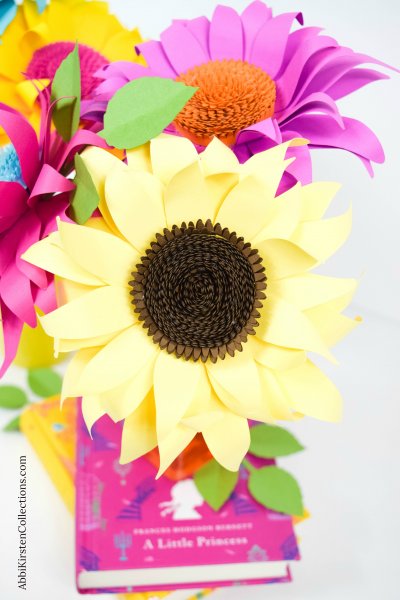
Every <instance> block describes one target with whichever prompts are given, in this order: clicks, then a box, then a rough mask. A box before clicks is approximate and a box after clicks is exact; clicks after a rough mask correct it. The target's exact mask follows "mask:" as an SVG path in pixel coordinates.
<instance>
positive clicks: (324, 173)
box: [0, 0, 400, 600]
mask: <svg viewBox="0 0 400 600" xmlns="http://www.w3.org/2000/svg"><path fill="white" fill-rule="evenodd" d="M110 4H111V6H112V9H113V10H114V11H115V13H116V14H117V15H118V16H120V18H121V19H122V20H123V22H124V24H125V25H127V26H134V25H139V26H140V28H141V31H142V34H143V36H144V37H156V36H158V34H159V32H160V31H161V30H162V29H163V28H164V27H166V26H167V25H168V24H169V22H170V20H171V18H173V17H182V18H184V17H188V18H190V17H195V16H198V15H200V14H207V15H208V16H210V15H211V13H212V10H213V8H214V6H215V5H216V2H215V1H213V0H174V1H172V0H170V1H168V0H146V1H145V2H138V1H131V0H111V2H110ZM229 4H230V5H231V6H234V7H235V8H238V9H242V8H244V7H245V6H246V4H247V2H245V1H244V0H237V1H231V2H229ZM273 7H274V9H275V12H276V13H278V12H285V11H292V10H299V9H300V10H302V11H303V12H304V16H305V21H306V25H318V26H324V27H326V30H327V32H328V33H329V34H330V35H332V36H333V37H336V39H338V41H340V42H341V43H342V44H343V45H348V46H351V47H352V48H353V49H355V50H359V51H362V52H365V53H368V54H371V55H373V56H375V57H377V58H380V59H381V60H383V61H386V62H388V63H391V64H394V65H396V64H397V65H398V66H399V65H400V60H399V59H400V44H399V30H400V27H399V25H400V8H399V7H400V5H399V4H398V2H397V1H396V0H384V1H381V2H379V3H377V2H376V0H363V1H362V2H361V0H353V1H352V2H350V1H349V0H335V1H334V2H328V1H327V0H320V1H318V2H317V1H316V0H298V1H297V2H295V1H278V0H276V1H275V2H274V3H273ZM340 106H341V108H342V113H343V114H345V115H348V116H354V117H356V118H358V119H361V120H363V121H365V122H366V123H367V124H368V125H369V126H371V127H372V128H373V129H374V131H375V132H376V133H377V134H378V136H379V137H380V139H381V141H382V143H383V145H384V148H385V151H386V156H387V162H386V164H385V165H383V166H382V165H378V166H377V167H376V176H375V178H374V179H373V180H370V178H369V176H368V175H367V173H366V172H365V171H364V168H363V167H362V165H361V164H360V163H359V162H358V161H357V159H356V158H354V157H352V156H350V155H348V154H346V153H344V152H339V151H314V154H313V157H314V177H315V179H329V180H335V179H337V180H339V181H341V182H342V183H343V188H342V190H341V192H340V196H339V199H338V201H337V202H336V207H335V211H336V212H338V211H340V210H341V209H343V208H344V207H345V206H346V205H347V204H348V203H349V202H352V204H353V208H354V230H353V235H352V237H351V239H350V241H349V242H348V243H347V244H346V246H345V247H344V248H343V249H342V250H341V251H340V252H339V253H338V255H337V256H336V257H335V258H334V259H333V260H332V261H331V262H330V264H329V266H328V265H327V270H328V271H329V272H330V273H332V274H336V275H338V276H356V277H361V278H362V279H361V284H360V289H359V292H358V295H357V297H356V301H355V306H354V308H353V309H352V310H351V311H350V314H353V315H356V314H360V313H361V314H362V315H363V317H364V324H363V325H362V326H361V327H360V328H359V329H358V330H357V331H356V332H355V333H354V334H353V335H352V336H350V338H348V339H347V340H345V342H344V343H342V344H341V345H340V346H339V347H338V348H337V352H336V355H337V357H338V358H339V360H340V363H341V364H340V366H339V367H333V368H332V367H327V371H328V372H330V374H331V375H332V376H333V377H334V379H335V382H336V383H337V385H338V386H339V387H340V389H341V390H342V392H343V395H344V398H345V406H346V410H345V416H344V420H343V423H341V424H340V425H328V424H324V423H320V422H317V421H312V420H304V421H303V422H301V423H298V424H296V425H295V426H294V428H293V430H294V431H295V433H296V435H297V436H298V437H299V439H300V440H301V441H302V442H303V443H304V445H305V446H307V451H306V452H304V453H301V454H299V455H297V456H296V457H292V458H287V459H285V460H282V461H281V464H282V466H284V468H287V469H288V470H290V471H292V472H293V473H294V474H295V475H296V477H297V478H298V479H299V480H300V482H301V485H302V488H303V492H304V496H305V502H306V505H307V506H308V508H309V509H310V511H311V513H312V518H311V519H310V520H309V521H308V522H306V523H304V524H303V525H301V527H299V534H300V535H301V538H302V540H301V551H302V561H301V562H300V563H299V564H296V565H295V566H294V568H293V575H294V582H293V583H292V584H290V585H279V586H278V585H277V586H270V587H267V588H261V587H260V588H251V589H249V590H245V589H244V588H235V589H232V588H230V589H227V590H220V591H218V592H216V593H215V594H214V595H213V596H212V598H215V599H216V600H217V598H219V599H220V600H228V599H229V600H236V599H244V598H251V599H254V600H261V599H262V600H268V599H274V600H275V599H276V600H280V599H291V600H375V599H376V598H381V599H382V600H398V599H399V598H400V583H399V580H398V575H397V574H398V553H399V548H400V518H399V501H400V483H399V459H400V443H399V438H400V435H399V429H400V426H399V423H400V408H399V406H400V380H399V377H398V372H399V366H400V320H399V310H400V236H399V233H398V232H399V226H400V197H399V183H398V181H399V180H398V176H399V175H400V151H399V143H398V137H399V135H400V128H399V124H398V118H399V106H400V76H396V75H394V76H393V80H392V81H383V82H378V83H376V84H373V85H372V86H370V87H369V88H365V89H364V90H361V91H359V92H357V93H356V94H354V95H353V96H351V97H349V98H347V99H345V100H343V101H342V102H341V104H340ZM24 377H25V375H24V373H22V372H20V371H18V370H17V369H14V370H13V371H12V372H10V374H9V375H8V376H7V380H8V381H11V380H14V381H17V382H18V383H21V382H23V380H24ZM7 416H8V415H7ZM0 453H1V463H0V464H1V480H0V481H1V487H0V515H1V517H0V518H1V530H0V531H1V533H0V545H1V547H0V600H18V599H19V598H26V599H28V600H48V599H51V598H53V597H54V598H57V600H74V599H76V598H79V596H78V594H77V593H76V592H75V591H74V557H73V522H72V517H71V516H70V515H69V514H68V512H67V510H66V509H65V507H64V505H63V503H62V501H61V500H60V498H59V496H58V494H57V492H56V490H55V489H54V488H53V487H52V485H51V484H50V481H49V479H48V477H47V474H46V472H45V471H44V470H43V468H42V467H41V465H40V463H39V461H38V460H37V458H36V456H35V454H34V453H33V451H32V450H31V449H30V447H29V446H28V444H27V442H25V440H24V438H23V437H22V436H21V435H19V434H15V435H14V434H8V435H6V434H0ZM20 454H26V455H27V457H28V473H29V487H28V490H29V513H30V514H29V541H28V552H29V554H28V559H29V572H28V578H29V583H28V586H29V590H28V591H27V592H22V591H18V589H17V587H16V581H17V570H16V564H17V531H16V528H17V522H16V515H17V496H18V486H17V478H18V461H19V456H20ZM102 597H103V596H102Z"/></svg>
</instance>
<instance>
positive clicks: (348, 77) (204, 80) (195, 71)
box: [90, 0, 388, 183]
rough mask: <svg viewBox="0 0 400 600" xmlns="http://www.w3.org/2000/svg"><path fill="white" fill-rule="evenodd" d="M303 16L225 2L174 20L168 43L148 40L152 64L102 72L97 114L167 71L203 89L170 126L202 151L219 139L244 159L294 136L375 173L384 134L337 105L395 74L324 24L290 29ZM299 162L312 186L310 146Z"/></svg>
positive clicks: (293, 169) (298, 172)
mask: <svg viewBox="0 0 400 600" xmlns="http://www.w3.org/2000/svg"><path fill="white" fill-rule="evenodd" d="M296 20H297V21H298V22H299V23H300V24H302V23H303V19H302V15H301V13H287V14H281V15H278V16H275V17H274V16H273V15H272V10H271V9H270V8H269V7H267V6H266V5H265V4H264V3H263V2H260V1H258V0H256V1H255V2H253V3H252V4H250V5H249V6H248V7H247V8H246V9H245V10H244V12H243V13H242V14H241V15H240V14H238V13H237V12H236V11H235V10H234V9H233V8H230V7H228V6H217V8H216V10H215V12H214V15H213V17H212V19H211V21H210V20H209V19H207V18H206V17H199V18H196V19H192V20H174V21H173V23H172V25H170V27H168V29H166V30H165V31H164V32H163V33H162V34H161V36H160V41H148V42H145V43H143V44H140V45H139V46H138V47H137V51H138V52H139V53H141V54H142V55H143V57H144V58H145V59H146V62H147V65H148V66H147V67H143V66H141V65H138V64H134V63H131V62H116V63H111V64H110V65H108V66H106V67H104V68H103V69H101V70H100V71H99V72H98V73H97V74H98V76H99V77H101V78H102V79H103V82H102V83H100V85H99V86H98V88H97V91H96V93H97V97H96V99H95V101H94V102H92V104H91V107H90V110H91V113H92V116H93V115H97V117H98V118H101V112H102V110H104V108H105V102H107V101H108V100H109V99H111V98H112V96H113V95H114V93H115V92H116V91H117V90H118V89H119V88H120V87H122V86H123V85H125V84H126V83H127V82H128V81H131V80H133V79H136V78H139V77H143V76H158V77H164V78H171V79H175V80H178V81H183V82H185V83H187V84H188V85H192V86H198V88H199V90H198V91H197V93H196V94H195V95H194V96H193V98H192V99H191V100H190V101H189V102H188V104H187V105H186V107H185V108H184V109H183V110H182V111H181V113H180V114H179V115H178V117H177V118H176V119H175V121H174V122H173V123H172V124H171V126H170V127H169V128H168V130H169V131H170V132H171V133H176V134H181V135H184V136H186V137H188V138H189V139H190V140H192V141H193V142H194V143H196V144H197V145H198V146H200V149H201V148H202V147H204V146H206V145H207V144H208V143H209V142H210V141H211V139H212V138H213V137H214V136H217V137H219V138H220V139H221V140H222V141H224V142H225V143H226V144H227V145H229V146H231V147H232V148H233V149H234V151H235V153H236V155H237V156H238V158H239V160H241V161H242V162H244V161H245V160H247V159H248V158H249V157H250V156H251V155H253V154H256V153H258V152H260V151H263V150H266V149H267V148H269V147H271V146H273V145H276V144H279V143H281V142H284V141H287V140H288V139H292V138H295V137H302V138H306V139H307V140H309V148H317V147H318V148H341V149H343V150H347V151H349V152H352V153H353V154H355V155H356V156H358V157H359V158H360V159H361V160H362V162H363V163H364V164H365V166H366V167H367V169H368V171H369V173H370V174H371V175H372V174H373V171H372V166H371V163H373V162H375V163H382V162H383V161H384V153H383V150H382V147H381V144H380V142H379V140H378V138H377V137H376V135H375V134H374V133H373V132H372V131H371V130H370V129H369V128H368V127H367V126H366V125H364V124H363V123H362V122H360V121H357V120H356V119H353V118H349V117H344V116H342V115H341V113H340V111H339V109H338V106H337V104H336V101H337V100H339V99H340V98H343V97H344V96H346V95H348V94H350V93H352V92H354V91H356V90H357V89H359V88H361V87H363V86H365V85H366V84H368V83H371V82H373V81H376V80H379V79H387V78H388V76H387V75H384V74H382V73H380V72H378V71H376V70H374V69H367V68H359V66H360V65H361V64H363V63H374V64H376V65H381V66H387V65H384V64H383V63H381V62H379V61H377V60H375V59H373V58H371V57H369V56H366V55H364V54H359V53H355V52H353V51H352V50H351V49H350V48H345V47H343V46H340V45H339V44H338V43H337V42H336V41H335V40H334V39H333V38H331V37H328V36H326V35H320V32H321V29H320V28H318V27H304V28H302V29H297V30H295V31H293V32H291V29H292V26H293V23H294V21H296ZM290 155H294V156H296V158H297V160H296V161H294V163H293V164H292V165H290V166H289V167H288V172H289V173H291V175H292V177H294V179H298V180H301V181H302V183H308V182H310V180H311V163H310V156H309V149H308V147H304V146H303V147H301V146H300V147H296V148H292V149H290V151H289V153H288V157H289V156H290Z"/></svg>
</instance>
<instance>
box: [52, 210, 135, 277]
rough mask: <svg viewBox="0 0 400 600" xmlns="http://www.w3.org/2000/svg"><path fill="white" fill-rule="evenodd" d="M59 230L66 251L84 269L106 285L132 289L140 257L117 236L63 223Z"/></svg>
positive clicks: (60, 224) (60, 223) (59, 225)
mask: <svg viewBox="0 0 400 600" xmlns="http://www.w3.org/2000/svg"><path fill="white" fill-rule="evenodd" d="M58 229H59V231H60V235H61V241H62V244H63V247H64V249H65V251H66V252H67V253H68V254H69V256H70V257H72V258H73V259H74V260H75V262H77V263H78V264H79V265H80V266H81V267H82V268H83V269H85V270H86V271H89V273H92V274H93V275H95V276H96V277H98V278H99V279H102V280H103V281H104V282H105V283H108V284H110V285H112V284H116V285H121V286H124V285H125V286H128V284H129V281H130V280H131V279H132V277H131V273H132V269H133V268H134V266H135V265H136V264H137V263H138V262H139V258H140V255H139V254H138V253H137V252H136V251H135V250H134V249H133V248H132V246H131V245H130V244H127V243H126V242H124V241H123V240H121V239H119V238H118V237H116V236H115V235H111V234H108V233H103V232H102V231H99V230H98V229H93V228H91V227H85V226H84V225H76V224H75V223H66V222H63V221H60V222H59V224H58Z"/></svg>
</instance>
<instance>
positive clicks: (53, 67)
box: [26, 42, 108, 100]
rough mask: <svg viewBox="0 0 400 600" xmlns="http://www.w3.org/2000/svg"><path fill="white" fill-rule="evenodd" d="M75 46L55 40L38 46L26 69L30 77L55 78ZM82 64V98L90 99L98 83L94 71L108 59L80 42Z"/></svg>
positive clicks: (71, 43)
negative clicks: (40, 46)
mask: <svg viewBox="0 0 400 600" xmlns="http://www.w3.org/2000/svg"><path fill="white" fill-rule="evenodd" d="M74 48H75V44H74V43H73V42H54V43H53V44H47V45H46V46H43V47H42V48H38V50H36V51H35V52H34V54H33V56H32V58H31V61H30V63H29V65H28V67H27V69H26V76H27V77H28V79H51V80H52V79H53V78H54V75H55V74H56V71H57V69H58V67H59V66H60V64H61V63H62V61H63V60H64V58H66V57H67V56H68V54H70V53H71V52H72V51H73V49H74ZM79 59H80V65H81V86H82V99H83V100H89V99H90V98H91V95H92V92H93V90H94V88H95V87H96V85H97V83H98V82H97V81H96V78H95V77H94V73H95V72H96V71H98V69H100V68H101V67H104V66H105V65H106V64H107V63H108V60H107V59H106V58H105V57H104V56H103V55H102V54H100V52H97V51H96V50H94V49H93V48H91V47H90V46H85V45H84V44H79Z"/></svg>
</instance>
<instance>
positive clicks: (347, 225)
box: [291, 207, 352, 262]
mask: <svg viewBox="0 0 400 600" xmlns="http://www.w3.org/2000/svg"><path fill="white" fill-rule="evenodd" d="M351 220H352V212H351V207H350V208H349V209H348V211H347V212H345V213H344V214H343V215H340V216H339V217H332V218H331V219H324V220H323V221H308V222H306V223H301V224H300V225H299V226H298V227H297V229H296V231H295V232H294V233H293V235H292V237H291V240H292V242H294V243H295V244H297V245H298V246H300V247H301V248H303V250H304V251H305V252H308V254H311V256H315V258H316V259H318V261H319V262H324V261H325V260H327V259H328V258H329V257H330V256H332V254H334V253H335V252H336V250H338V249H339V248H340V246H342V245H343V244H344V242H345V241H346V240H347V238H348V236H349V234H350V230H351Z"/></svg>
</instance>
